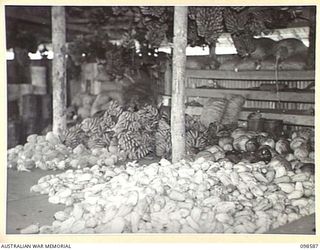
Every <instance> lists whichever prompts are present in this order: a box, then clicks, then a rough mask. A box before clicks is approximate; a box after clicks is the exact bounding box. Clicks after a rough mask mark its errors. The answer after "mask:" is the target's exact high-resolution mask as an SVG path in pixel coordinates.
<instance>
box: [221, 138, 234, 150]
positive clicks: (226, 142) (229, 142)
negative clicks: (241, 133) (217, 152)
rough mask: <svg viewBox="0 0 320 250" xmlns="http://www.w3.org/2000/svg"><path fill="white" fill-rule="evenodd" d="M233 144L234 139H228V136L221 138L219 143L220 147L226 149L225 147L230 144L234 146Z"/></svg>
mask: <svg viewBox="0 0 320 250" xmlns="http://www.w3.org/2000/svg"><path fill="white" fill-rule="evenodd" d="M232 143H233V138H232V137H226V136H224V137H220V138H219V142H218V144H219V146H220V147H221V148H224V146H225V145H229V144H232Z"/></svg>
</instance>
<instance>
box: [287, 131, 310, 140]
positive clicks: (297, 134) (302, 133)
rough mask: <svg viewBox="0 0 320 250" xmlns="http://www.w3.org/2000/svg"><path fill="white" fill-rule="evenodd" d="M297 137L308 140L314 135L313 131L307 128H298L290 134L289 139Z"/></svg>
mask: <svg viewBox="0 0 320 250" xmlns="http://www.w3.org/2000/svg"><path fill="white" fill-rule="evenodd" d="M297 137H301V138H303V139H305V140H309V139H311V138H312V137H314V131H313V130H312V129H309V128H304V129H300V130H299V131H295V132H293V133H292V135H291V139H295V138H297Z"/></svg>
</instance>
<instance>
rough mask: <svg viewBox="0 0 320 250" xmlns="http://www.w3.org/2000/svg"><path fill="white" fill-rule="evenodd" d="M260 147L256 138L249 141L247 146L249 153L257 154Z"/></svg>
mask: <svg viewBox="0 0 320 250" xmlns="http://www.w3.org/2000/svg"><path fill="white" fill-rule="evenodd" d="M259 146H260V145H259V143H258V141H257V139H256V138H251V139H250V140H248V141H247V142H246V145H245V147H246V151H247V152H255V151H257V149H258V148H259Z"/></svg>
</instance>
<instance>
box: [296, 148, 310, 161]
mask: <svg viewBox="0 0 320 250" xmlns="http://www.w3.org/2000/svg"><path fill="white" fill-rule="evenodd" d="M293 154H294V156H295V157H297V158H298V159H299V160H301V159H303V158H306V157H308V156H309V151H308V149H307V147H305V146H300V147H297V148H296V149H295V150H294V153H293Z"/></svg>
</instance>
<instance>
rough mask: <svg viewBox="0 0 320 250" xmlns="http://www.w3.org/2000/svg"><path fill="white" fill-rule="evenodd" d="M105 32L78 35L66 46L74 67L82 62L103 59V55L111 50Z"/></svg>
mask: <svg viewBox="0 0 320 250" xmlns="http://www.w3.org/2000/svg"><path fill="white" fill-rule="evenodd" d="M112 46H113V45H112V44H111V43H110V42H109V37H108V34H107V33H106V32H100V31H97V32H94V33H93V34H87V35H79V36H77V37H76V38H75V39H74V40H73V41H72V42H71V43H69V44H68V49H67V52H68V54H69V55H70V56H71V58H72V60H73V61H74V63H75V64H76V65H79V64H81V63H83V62H92V61H95V60H96V58H105V53H106V52H107V51H108V50H110V49H112Z"/></svg>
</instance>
